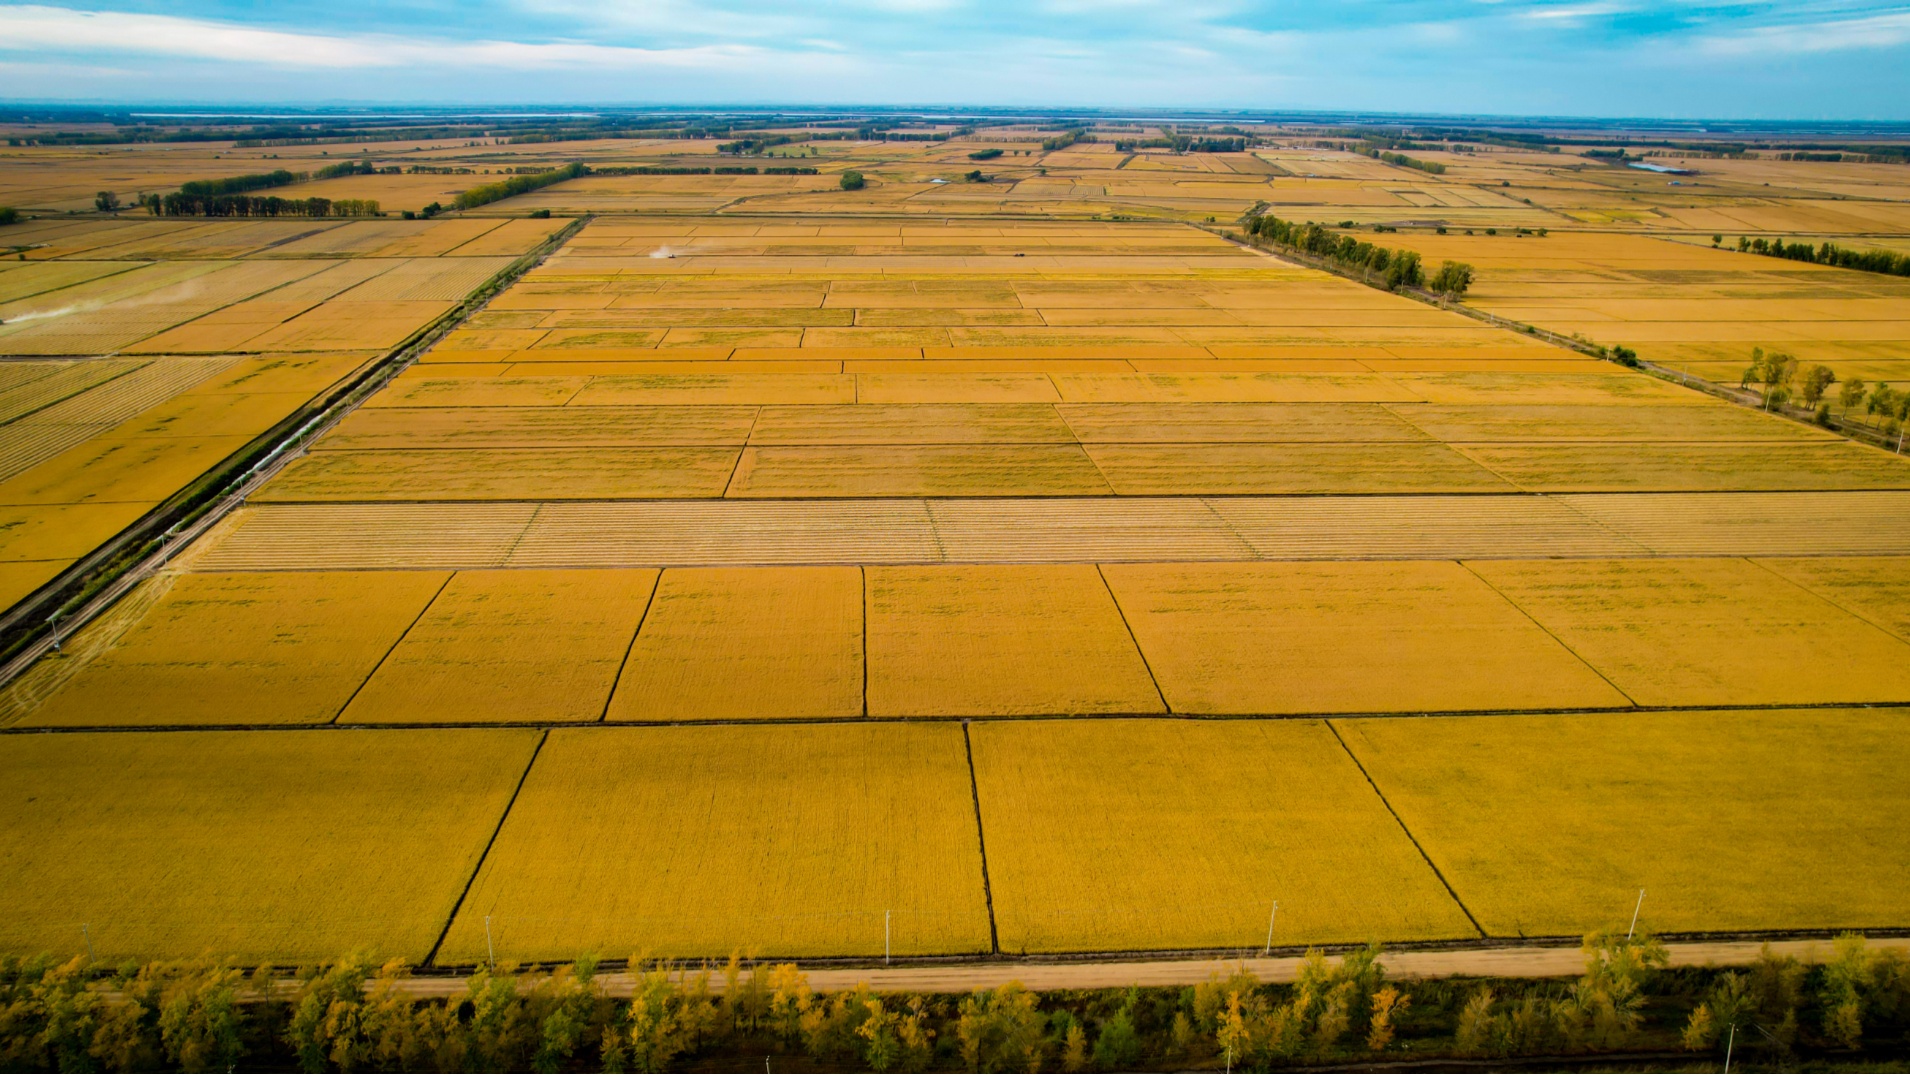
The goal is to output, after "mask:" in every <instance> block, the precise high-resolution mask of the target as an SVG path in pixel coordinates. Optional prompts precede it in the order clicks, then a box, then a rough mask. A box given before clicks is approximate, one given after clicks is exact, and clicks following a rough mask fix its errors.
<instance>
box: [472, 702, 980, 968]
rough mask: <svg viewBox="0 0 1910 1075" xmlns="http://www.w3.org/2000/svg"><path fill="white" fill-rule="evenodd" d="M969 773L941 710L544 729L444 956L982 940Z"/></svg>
mask: <svg viewBox="0 0 1910 1075" xmlns="http://www.w3.org/2000/svg"><path fill="white" fill-rule="evenodd" d="M968 784H969V781H968V767H967V765H966V764H965V762H964V760H963V749H962V730H961V728H960V727H958V726H956V725H952V724H933V725H922V726H909V725H897V724H842V725H829V724H818V725H806V726H802V727H779V728H610V729H578V730H562V731H555V732H552V733H550V737H549V739H548V740H547V741H546V742H545V743H544V746H543V749H542V750H541V751H540V752H539V754H538V759H537V764H536V765H535V766H534V767H533V768H532V771H531V774H530V776H529V778H528V779H526V780H525V782H524V788H523V790H522V792H520V793H519V796H518V801H517V803H516V805H515V806H514V807H513V808H512V810H511V815H510V817H509V819H508V820H506V822H505V824H504V827H503V828H502V829H501V830H499V832H498V836H497V843H496V844H495V845H494V846H493V848H492V850H491V853H490V855H488V856H487V857H486V859H485V863H484V865H483V867H482V868H480V869H479V871H478V873H477V877H476V880H475V881H474V882H473V883H472V886H471V892H470V895H469V896H468V897H466V899H465V901H464V905H463V908H462V909H461V910H460V911H459V914H458V917H457V919H456V920H455V921H454V922H452V924H451V932H450V933H449V935H447V936H446V938H445V942H444V956H445V958H446V959H447V960H449V961H456V962H472V961H475V960H478V959H481V958H483V957H484V954H485V927H486V919H487V918H488V919H489V926H490V936H491V940H492V942H493V943H495V944H497V945H498V946H499V952H500V955H505V956H506V957H507V958H522V957H530V958H536V957H538V956H540V955H541V953H544V952H553V951H565V952H568V951H604V952H612V951H614V952H652V953H656V954H658V955H662V954H665V953H671V954H675V953H682V954H690V953H708V954H716V953H719V952H723V953H727V952H728V951H730V950H732V949H736V950H740V951H751V952H761V953H769V952H776V953H781V954H786V955H790V956H815V955H839V954H854V955H861V956H871V955H880V954H881V953H882V951H883V933H884V916H885V915H886V916H889V922H888V925H889V929H890V934H889V936H890V943H891V946H892V947H891V950H892V951H894V952H896V953H898V954H928V953H938V952H979V951H987V950H988V947H989V936H988V933H989V928H988V927H989V921H988V911H987V908H986V906H985V902H984V899H983V895H982V886H981V874H982V863H981V851H980V845H979V843H978V842H977V840H976V837H975V813H974V806H973V800H972V798H971V797H970V795H969V787H968Z"/></svg>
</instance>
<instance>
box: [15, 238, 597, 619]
mask: <svg viewBox="0 0 1910 1075" xmlns="http://www.w3.org/2000/svg"><path fill="white" fill-rule="evenodd" d="M387 223H389V224H394V225H395V224H400V223H402V224H404V227H403V228H402V229H399V231H400V232H402V233H403V234H402V236H399V232H391V233H390V234H385V233H384V232H378V231H377V229H379V228H384V227H386V225H387ZM541 223H542V224H543V228H542V230H541V231H539V230H532V229H522V228H517V229H513V230H512V231H511V233H510V235H509V237H508V238H505V237H502V236H499V235H498V234H497V233H499V232H500V231H501V230H502V229H501V228H500V226H499V224H498V222H496V221H482V222H459V221H441V222H426V221H415V222H397V221H394V222H357V223H347V222H333V221H313V222H298V221H249V222H230V221H193V220H171V219H168V220H158V221H151V222H139V223H125V222H113V223H109V222H95V225H96V226H93V227H90V228H84V229H80V230H77V231H74V232H73V235H74V236H75V239H74V241H73V242H72V243H71V244H69V245H66V246H60V245H58V244H55V245H53V246H49V247H44V248H41V249H40V250H39V251H37V253H38V254H39V255H40V256H43V257H46V258H49V259H59V258H75V259H77V258H87V259H99V258H107V259H111V260H84V261H82V260H72V261H66V260H43V261H35V262H28V263H24V264H20V265H16V266H10V267H9V268H8V269H7V270H6V272H5V273H4V275H3V276H0V280H4V283H0V321H3V322H4V324H0V353H4V354H10V355H45V356H74V357H73V358H71V359H62V360H59V361H24V362H10V363H8V364H7V367H8V368H7V371H6V373H7V375H6V376H4V377H0V505H4V506H5V510H6V511H7V512H8V513H9V515H10V516H12V517H14V518H15V519H16V520H17V521H16V525H17V526H20V527H23V528H25V530H26V531H28V532H42V533H43V532H45V531H47V530H48V529H49V528H51V527H57V528H58V529H60V531H61V532H62V533H63V534H64V540H62V541H58V542H52V543H49V542H47V541H44V540H39V541H37V542H36V543H37V544H38V545H39V546H40V548H39V550H38V551H37V552H35V553H34V554H32V555H31V557H29V556H25V555H19V554H18V553H15V554H13V555H11V556H10V555H9V554H8V552H7V551H6V550H5V549H0V564H3V565H5V566H4V569H0V604H5V605H11V604H13V603H14V602H15V601H18V600H20V599H21V598H24V597H26V596H28V595H29V594H30V593H31V592H33V591H34V590H36V589H38V588H39V587H40V586H42V585H43V584H45V583H46V582H48V581H50V580H52V579H53V578H55V577H56V576H57V575H58V574H59V573H60V572H61V571H63V570H64V569H66V568H67V567H68V566H69V565H70V564H72V563H73V562H74V561H76V560H78V559H79V558H81V557H83V556H85V555H86V554H87V553H89V552H91V551H92V550H93V549H95V548H96V547H98V546H99V545H100V544H101V543H102V542H104V541H106V540H108V539H110V538H111V537H112V536H113V535H115V534H117V533H118V532H119V531H120V530H122V529H124V528H125V527H126V526H127V525H128V524H130V523H132V522H134V521H135V520H137V519H138V518H139V517H140V516H141V515H142V514H143V513H144V512H145V511H146V510H148V509H151V508H153V507H155V506H157V505H158V504H160V503H162V502H163V501H165V500H166V499H167V498H168V497H170V496H171V495H173V494H174V493H177V492H179V491H180V490H182V489H184V488H186V487H188V486H190V485H191V484H192V483H193V482H194V481H195V480H197V479H199V478H200V477H201V476H203V475H205V474H206V473H207V472H208V471H211V470H213V469H215V468H217V467H218V466H219V465H220V464H221V463H223V462H225V461H226V460H228V459H229V458H231V457H232V456H233V454H234V453H236V452H238V451H240V450H241V449H243V448H245V447H246V446H247V445H249V444H251V443H252V442H253V441H254V440H255V439H256V438H258V437H260V436H262V435H263V434H265V433H266V432H268V431H269V430H271V429H272V428H273V427H274V426H275V425H277V424H279V423H280V422H282V421H284V420H285V419H287V418H288V417H290V416H291V415H293V414H295V413H296V412H298V410H299V409H300V408H301V407H303V406H305V405H306V404H307V403H308V402H310V401H312V400H313V399H315V398H317V397H320V396H322V395H323V394H324V393H325V392H326V391H327V390H328V389H330V388H332V387H333V386H335V385H337V384H339V383H340V382H341V381H343V380H346V379H348V378H350V377H351V376H352V375H353V374H355V373H356V372H358V371H359V370H361V369H362V368H364V367H365V366H366V365H367V364H368V363H370V362H372V361H374V360H376V359H377V358H378V357H379V355H380V352H381V350H382V349H384V348H388V347H390V346H392V345H394V344H396V343H398V342H400V341H401V340H403V339H404V338H406V337H408V336H410V335H411V334H412V333H414V332H416V331H417V330H418V329H420V328H422V327H424V326H425V325H426V324H428V323H429V322H430V321H431V320H432V319H434V318H436V317H437V316H439V315H440V314H442V313H444V312H445V311H446V310H449V309H450V308H451V307H452V305H453V304H454V303H455V302H456V300H458V299H460V298H462V297H463V296H464V295H465V294H466V293H468V292H469V291H471V290H472V289H473V288H475V287H477V286H478V285H479V284H481V283H482V282H484V281H485V280H487V279H489V278H490V277H491V276H493V275H495V274H496V273H497V272H498V271H499V270H500V269H501V268H503V267H504V266H505V265H507V264H509V263H510V262H511V260H512V256H513V255H514V254H518V253H522V252H524V251H526V250H529V249H530V248H532V247H533V246H535V245H536V244H537V243H538V242H540V241H541V240H542V239H543V238H544V237H545V236H546V235H547V234H548V232H549V231H550V229H551V225H550V224H549V223H548V222H541ZM558 226H561V225H558ZM374 233H376V234H377V235H380V236H383V237H382V238H379V239H378V240H377V242H376V243H375V244H374V245H373V246H372V247H370V248H365V247H364V246H363V243H361V242H359V241H358V240H359V239H361V238H365V237H369V236H372V235H373V234H374ZM86 235H93V236H95V237H96V238H97V239H98V240H99V241H98V242H79V241H78V238H77V237H79V236H86ZM394 236H398V237H400V238H402V239H404V241H405V242H407V243H409V244H410V245H409V246H408V247H406V248H405V251H404V252H407V253H411V254H414V255H415V254H431V253H439V252H443V251H448V250H449V249H451V248H452V247H456V246H462V245H467V244H468V243H469V242H471V241H474V240H476V239H477V238H480V237H483V238H493V237H496V243H494V248H486V250H485V252H483V253H480V254H473V255H472V256H457V257H431V256H379V257H364V258H358V257H356V256H355V255H357V254H359V253H368V254H383V255H390V254H393V253H399V252H400V251H398V250H396V249H395V248H393V244H394V238H393V237H394ZM434 236H435V237H437V239H436V240H434V239H433V238H432V237H434ZM354 237H357V238H354ZM321 239H326V240H327V243H324V244H321V243H319V240H321ZM347 240H351V241H349V242H348V241H347ZM438 240H441V241H438ZM354 243H357V245H354ZM314 244H317V245H323V246H326V247H327V248H326V249H324V250H318V249H316V248H313V249H306V247H313V246H314ZM419 244H423V245H419ZM413 248H415V249H413ZM440 248H442V249H440ZM268 255H269V257H268ZM339 255H344V256H343V257H341V256H339ZM145 259H155V260H145ZM327 326H329V327H327ZM115 351H117V352H120V354H118V355H109V354H107V352H115ZM101 355H104V356H105V357H87V356H101ZM134 356H136V357H134ZM107 505H111V506H112V507H110V508H107V507H106V506H107ZM87 509H104V510H87ZM69 524H70V525H69ZM4 540H5V539H4V538H0V542H3V541H4Z"/></svg>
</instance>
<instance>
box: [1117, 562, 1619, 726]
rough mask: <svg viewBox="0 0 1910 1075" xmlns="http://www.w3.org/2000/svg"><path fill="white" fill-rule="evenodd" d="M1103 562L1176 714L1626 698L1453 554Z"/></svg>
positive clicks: (1513, 705)
mask: <svg viewBox="0 0 1910 1075" xmlns="http://www.w3.org/2000/svg"><path fill="white" fill-rule="evenodd" d="M1103 570H1104V572H1105V574H1106V576H1107V580H1108V586H1109V587H1110V588H1111V589H1112V590H1113V591H1114V596H1115V598H1116V599H1117V600H1118V601H1119V602H1120V605H1121V612H1122V615H1123V616H1124V617H1125V619H1126V621H1127V623H1128V625H1129V626H1131V627H1132V628H1133V629H1134V637H1135V639H1136V640H1137V641H1138V642H1139V643H1140V647H1141V652H1142V653H1143V654H1145V655H1146V657H1147V663H1148V667H1149V668H1151V669H1152V670H1153V673H1154V676H1155V678H1156V679H1157V680H1158V681H1159V682H1160V686H1161V692H1162V694H1164V695H1165V696H1166V698H1167V703H1168V705H1169V706H1171V707H1172V708H1173V709H1174V710H1175V711H1176V712H1184V713H1334V712H1363V711H1380V710H1384V711H1412V710H1418V709H1426V710H1441V709H1446V710H1453V709H1520V708H1570V707H1580V706H1624V705H1626V704H1627V700H1626V699H1625V698H1624V696H1622V695H1620V694H1619V693H1618V692H1617V691H1615V690H1613V689H1612V688H1611V686H1610V685H1609V684H1608V683H1606V682H1605V681H1604V680H1603V679H1601V678H1600V677H1599V675H1598V674H1597V673H1596V672H1594V671H1593V670H1592V669H1590V668H1588V667H1586V666H1585V664H1584V663H1583V662H1581V661H1580V660H1579V659H1578V658H1577V657H1574V656H1573V655H1572V654H1571V653H1570V652H1568V651H1567V650H1566V649H1565V648H1564V647H1562V646H1560V645H1559V644H1558V642H1557V641H1555V640H1554V639H1553V638H1551V637H1550V636H1549V635H1547V634H1546V633H1545V632H1544V631H1543V630H1541V629H1539V628H1538V627H1536V626H1535V625H1533V623H1532V621H1531V620H1530V619H1528V618H1527V617H1526V616H1525V614H1524V613H1522V612H1521V611H1520V610H1519V609H1518V608H1516V607H1514V606H1513V605H1512V604H1510V603H1508V602H1507V601H1506V600H1505V599H1504V598H1502V597H1500V596H1499V595H1498V594H1495V593H1493V592H1492V590H1491V588H1490V587H1488V586H1486V585H1484V584H1483V583H1481V582H1480V581H1479V580H1478V578H1477V577H1475V576H1474V575H1472V574H1471V573H1470V572H1468V571H1466V570H1465V569H1464V568H1463V567H1461V566H1459V565H1457V564H1452V563H1411V562H1407V563H1342V564H1199V565H1190V564H1110V565H1108V566H1107V567H1106V568H1104V569H1103Z"/></svg>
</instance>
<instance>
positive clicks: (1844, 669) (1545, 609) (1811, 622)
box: [1469, 559, 1910, 706]
mask: <svg viewBox="0 0 1910 1075" xmlns="http://www.w3.org/2000/svg"><path fill="white" fill-rule="evenodd" d="M1469 566H1470V567H1471V568H1472V570H1473V571H1474V572H1476V573H1477V574H1478V575H1479V576H1480V577H1481V578H1483V579H1485V581H1486V582H1487V583H1489V584H1491V585H1492V587H1493V588H1494V589H1496V590H1498V591H1499V592H1500V593H1502V594H1504V595H1505V596H1506V598H1507V599H1509V600H1510V601H1512V602H1513V603H1514V604H1516V605H1517V606H1518V607H1519V608H1520V609H1522V610H1523V611H1524V612H1526V613H1527V614H1528V615H1530V616H1531V617H1532V619H1533V620H1534V621H1536V622H1537V623H1538V624H1539V625H1541V626H1543V627H1544V628H1545V629H1546V630H1547V631H1549V632H1551V633H1552V634H1553V635H1554V636H1556V637H1557V638H1558V639H1559V641H1561V642H1563V643H1564V644H1565V645H1566V646H1568V647H1570V648H1571V650H1572V652H1573V653H1575V654H1577V655H1578V656H1579V657H1581V658H1583V659H1584V660H1585V661H1586V662H1588V663H1589V664H1591V665H1592V667H1594V668H1597V669H1598V670H1599V672H1600V673H1601V674H1603V675H1604V676H1605V677H1606V678H1607V679H1609V680H1610V681H1611V682H1612V684H1613V685H1614V686H1616V687H1617V688H1618V689H1620V690H1622V691H1624V692H1625V693H1626V695H1628V696H1629V697H1630V698H1632V699H1633V700H1634V701H1636V702H1638V703H1639V704H1640V705H1687V706H1703V705H1727V704H1729V705H1757V704H1772V703H1776V704H1785V703H1789V704H1813V703H1826V702H1844V703H1862V702H1903V701H1910V645H1906V644H1905V643H1904V642H1902V641H1900V640H1899V639H1897V638H1894V637H1892V636H1891V635H1889V634H1888V633H1886V632H1885V631H1883V630H1881V629H1879V628H1877V627H1875V626H1872V625H1871V624H1869V623H1866V622H1864V621H1863V620H1861V619H1858V618H1857V617H1856V616H1853V615H1851V614H1850V613H1849V612H1846V611H1844V610H1843V609H1841V608H1838V607H1837V606H1836V605H1834V604H1832V603H1830V602H1829V601H1826V600H1824V599H1823V598H1821V597H1818V596H1816V595H1815V594H1812V593H1811V592H1809V591H1808V590H1806V589H1804V588H1803V587H1801V586H1799V585H1797V584H1796V583H1793V582H1790V581H1788V580H1786V579H1784V578H1781V577H1779V576H1777V575H1775V574H1773V573H1771V572H1770V571H1766V570H1765V569H1763V568H1761V567H1758V566H1757V565H1756V564H1753V563H1749V562H1747V561H1743V560H1735V559H1718V560H1613V561H1604V562H1599V561H1587V562H1577V563H1570V564H1567V563H1562V562H1556V561H1553V562H1547V561H1519V560H1496V561H1479V562H1475V563H1472V564H1471V565H1469ZM1773 652H1781V653H1783V654H1784V658H1783V660H1781V661H1771V660H1769V659H1768V657H1767V655H1768V654H1770V653H1773Z"/></svg>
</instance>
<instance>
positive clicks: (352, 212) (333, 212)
mask: <svg viewBox="0 0 1910 1075" xmlns="http://www.w3.org/2000/svg"><path fill="white" fill-rule="evenodd" d="M113 202H114V204H113V205H112V206H111V207H110V208H117V207H118V205H117V202H118V199H117V198H115V199H113ZM96 203H97V204H99V205H100V206H101V208H108V206H107V205H106V204H105V199H103V198H102V199H97V200H96ZM139 205H140V206H141V207H143V208H144V209H145V210H146V211H147V212H149V213H151V214H152V215H153V216H210V217H281V216H291V217H326V216H344V217H364V216H380V215H382V213H381V211H380V210H379V207H378V203H377V202H376V201H375V200H371V199H366V198H340V199H337V200H333V199H331V198H281V197H278V196H277V195H259V194H187V193H184V192H183V191H181V192H175V193H172V194H142V195H140V196H139Z"/></svg>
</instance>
